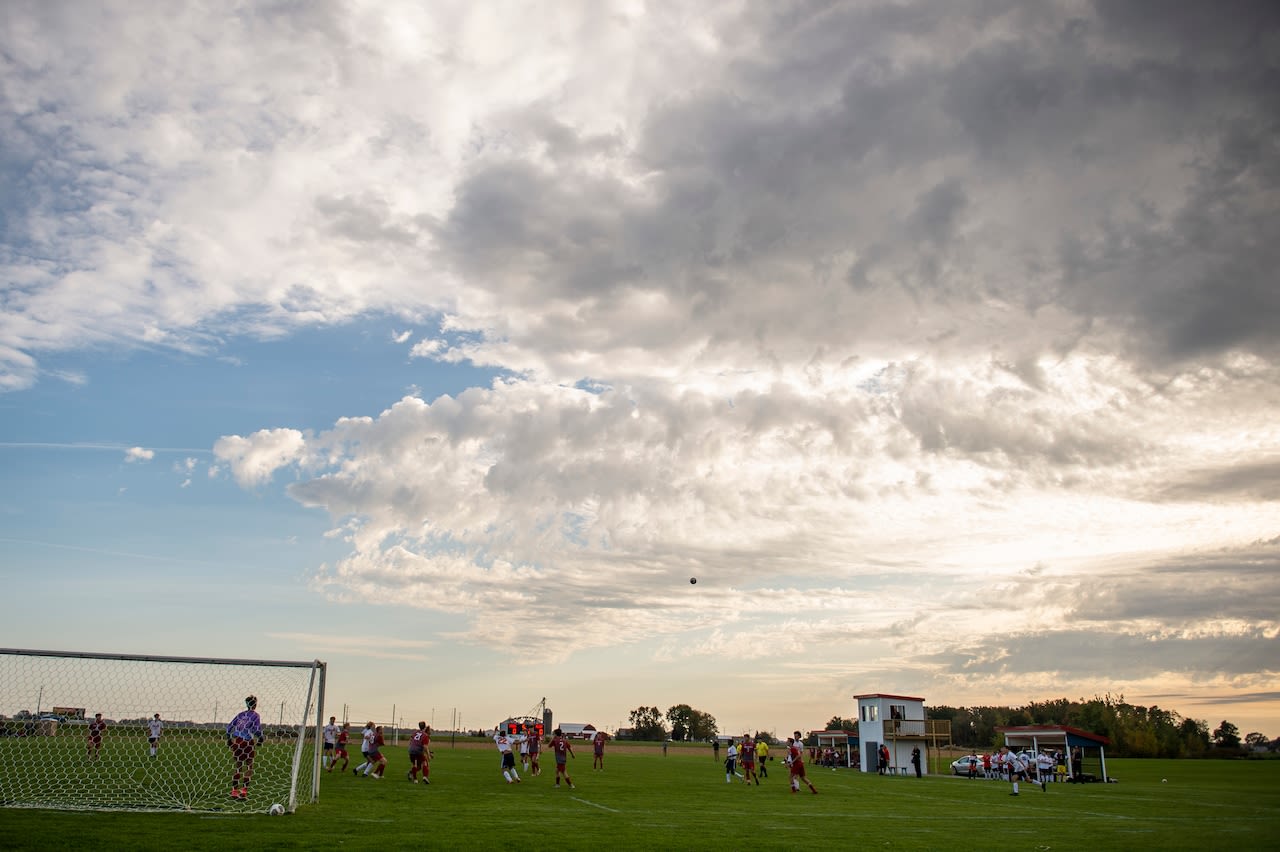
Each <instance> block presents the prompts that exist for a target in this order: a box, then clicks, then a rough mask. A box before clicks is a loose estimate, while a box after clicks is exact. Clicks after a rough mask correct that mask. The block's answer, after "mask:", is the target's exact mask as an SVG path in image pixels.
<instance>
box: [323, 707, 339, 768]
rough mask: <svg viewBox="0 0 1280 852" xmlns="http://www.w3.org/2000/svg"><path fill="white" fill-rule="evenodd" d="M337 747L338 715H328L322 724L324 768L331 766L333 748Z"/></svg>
mask: <svg viewBox="0 0 1280 852" xmlns="http://www.w3.org/2000/svg"><path fill="white" fill-rule="evenodd" d="M337 747H338V717H337V716H330V717H329V724H327V725H325V726H324V768H325V769H331V768H333V750H334V749H335V748H337Z"/></svg>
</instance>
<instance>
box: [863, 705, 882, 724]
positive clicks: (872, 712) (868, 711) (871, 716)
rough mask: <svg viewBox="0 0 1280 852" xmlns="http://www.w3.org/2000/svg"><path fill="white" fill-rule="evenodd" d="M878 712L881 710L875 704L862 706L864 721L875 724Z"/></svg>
mask: <svg viewBox="0 0 1280 852" xmlns="http://www.w3.org/2000/svg"><path fill="white" fill-rule="evenodd" d="M877 710H879V708H878V707H876V705H874V704H863V705H862V721H864V722H874V721H875V720H876V717H877V715H878V714H877V712H876V711H877Z"/></svg>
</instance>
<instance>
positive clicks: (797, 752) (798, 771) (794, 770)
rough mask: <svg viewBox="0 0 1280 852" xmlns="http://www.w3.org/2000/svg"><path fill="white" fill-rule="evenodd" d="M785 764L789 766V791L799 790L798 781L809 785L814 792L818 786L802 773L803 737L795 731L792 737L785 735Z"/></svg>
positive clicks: (795, 791)
mask: <svg viewBox="0 0 1280 852" xmlns="http://www.w3.org/2000/svg"><path fill="white" fill-rule="evenodd" d="M787 765H788V766H789V767H790V768H791V792H792V793H799V792H800V782H801V781H803V782H804V783H806V784H808V785H809V789H810V790H812V791H813V792H814V793H815V794H816V793H817V792H818V788H817V787H815V786H813V783H812V782H811V781H810V780H809V779H808V778H807V777H805V774H804V738H803V737H801V736H800V732H799V731H796V732H795V736H794V737H787Z"/></svg>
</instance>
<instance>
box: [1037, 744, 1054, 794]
mask: <svg viewBox="0 0 1280 852" xmlns="http://www.w3.org/2000/svg"><path fill="white" fill-rule="evenodd" d="M1036 773H1037V774H1038V775H1039V776H1040V789H1041V790H1044V791H1045V792H1048V788H1047V787H1045V784H1046V783H1047V782H1048V781H1049V780H1051V779H1052V778H1053V755H1051V754H1049V753H1048V752H1047V751H1042V752H1040V753H1039V754H1038V755H1036Z"/></svg>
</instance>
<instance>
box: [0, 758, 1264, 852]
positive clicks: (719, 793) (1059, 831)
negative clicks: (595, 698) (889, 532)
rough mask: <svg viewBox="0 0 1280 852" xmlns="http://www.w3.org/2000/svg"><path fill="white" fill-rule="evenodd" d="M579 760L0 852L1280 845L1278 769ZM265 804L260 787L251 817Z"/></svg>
mask: <svg viewBox="0 0 1280 852" xmlns="http://www.w3.org/2000/svg"><path fill="white" fill-rule="evenodd" d="M580 752H582V753H581V754H580V755H579V756H578V758H577V759H576V760H572V761H570V772H571V773H572V775H573V778H574V781H575V782H576V785H577V789H574V790H570V789H568V788H567V787H565V788H562V789H559V790H557V789H555V788H554V787H553V786H552V781H553V777H554V762H553V761H552V760H551V758H550V755H546V756H545V761H544V763H545V766H546V769H545V770H544V773H543V775H542V776H541V777H539V778H530V777H528V776H525V780H524V783H522V784H518V785H508V784H506V783H505V782H504V781H503V780H502V777H501V774H500V772H499V770H498V756H497V753H496V751H495V750H494V749H493V748H492V747H487V748H481V747H466V748H463V747H458V748H450V747H449V745H448V743H440V744H437V747H436V749H435V755H436V757H435V760H434V761H433V762H432V783H431V785H430V786H424V785H421V784H419V785H414V784H410V783H408V781H406V780H405V777H404V776H405V771H406V769H407V768H408V760H407V758H406V756H405V752H404V750H403V749H402V748H388V749H387V754H388V757H389V761H390V762H389V765H388V770H387V777H386V778H385V779H383V780H381V781H374V780H370V779H362V778H361V779H358V778H355V777H353V776H352V774H351V773H350V772H347V773H345V774H341V775H340V774H337V773H334V774H326V775H324V776H323V777H322V779H321V795H320V801H319V803H318V804H314V805H303V806H301V807H299V808H298V811H297V812H296V813H294V814H291V815H288V816H284V817H271V816H267V815H265V814H262V813H250V814H234V813H199V814H197V813H190V814H187V813H120V812H110V813H103V812H96V811H52V810H36V809H27V808H4V809H0V848H5V849H62V848H75V849H77V850H88V849H117V848H129V849H165V850H169V849H236V848H239V849H249V848H252V849H316V848H320V847H341V848H343V849H382V850H385V849H399V848H407V847H426V848H438V849H462V848H465V849H473V850H478V849H503V848H522V849H560V850H563V849H600V848H607V849H609V850H611V852H612V850H628V849H646V850H654V849H801V848H803V849H823V848H832V849H837V848H839V849H848V848H851V847H867V846H873V847H876V848H882V849H997V850H999V849H1024V850H1025V849H1031V850H1051V849H1055V850H1062V849H1089V850H1111V849H1115V850H1132V849H1152V848H1160V849H1216V848H1225V849H1232V850H1240V849H1275V848H1277V847H1280V761H1230V762H1228V761H1168V760H1112V761H1108V768H1109V770H1110V771H1111V772H1112V773H1113V774H1114V775H1115V776H1117V777H1118V778H1119V779H1120V782H1119V783H1117V784H1090V785H1072V784H1060V785H1050V787H1049V790H1048V792H1046V793H1042V792H1041V791H1040V790H1039V788H1038V787H1035V786H1030V785H1023V792H1022V795H1020V796H1018V797H1017V798H1013V797H1011V796H1010V795H1009V785H1008V784H1005V783H1001V782H989V781H969V780H967V779H958V778H950V777H947V776H944V775H937V776H932V777H926V778H924V779H919V780H917V779H915V778H900V777H899V778H882V777H879V776H876V775H863V774H860V773H857V772H854V771H850V770H838V771H832V770H827V769H811V770H810V777H811V778H812V779H813V781H814V783H815V784H816V785H817V786H818V789H819V791H820V792H819V795H816V796H815V795H812V794H810V793H808V792H807V791H804V792H801V793H799V794H795V795H792V794H790V793H789V792H788V787H787V778H786V769H785V767H783V766H782V764H781V763H780V762H778V763H773V764H771V765H770V771H771V773H772V774H771V777H769V778H767V779H764V780H763V781H762V782H761V784H760V786H758V787H756V786H752V787H750V788H748V787H745V786H743V785H742V784H741V783H740V782H735V783H733V784H726V783H725V780H724V772H723V769H722V768H721V766H720V764H719V763H718V762H716V761H715V760H714V759H713V758H712V756H711V753H710V750H709V749H706V748H705V747H701V748H698V749H692V748H672V749H671V751H670V754H669V756H666V757H664V756H663V755H662V754H661V752H660V750H658V749H657V748H656V747H635V748H631V747H626V746H621V745H617V744H611V746H610V748H609V751H608V754H607V758H606V770H605V771H604V772H595V771H592V769H591V755H590V747H589V746H587V745H585V744H584V746H583V748H582V749H580ZM116 757H117V759H118V760H120V761H121V762H122V763H128V764H133V765H136V764H140V763H142V762H144V761H145V760H146V758H145V756H143V755H139V756H130V757H125V756H119V755H117V756H116ZM4 771H5V772H13V771H17V772H21V771H22V770H21V769H16V770H15V769H14V768H13V767H5V768H4ZM117 772H118V773H123V774H127V772H126V770H125V768H121V769H120V770H117ZM225 774H226V773H225V772H224V773H222V775H225ZM1163 778H1167V779H1168V782H1167V783H1162V781H1161V779H1163ZM224 781H225V778H222V777H218V778H216V779H215V780H214V782H212V783H213V784H214V786H216V785H217V784H218V783H223V782H224ZM269 804H270V801H268V800H267V799H266V798H259V795H258V793H257V792H256V791H255V794H254V800H253V801H251V805H252V806H253V807H254V808H255V810H256V809H258V808H261V809H262V810H265V808H266V807H267V806H268V805H269Z"/></svg>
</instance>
